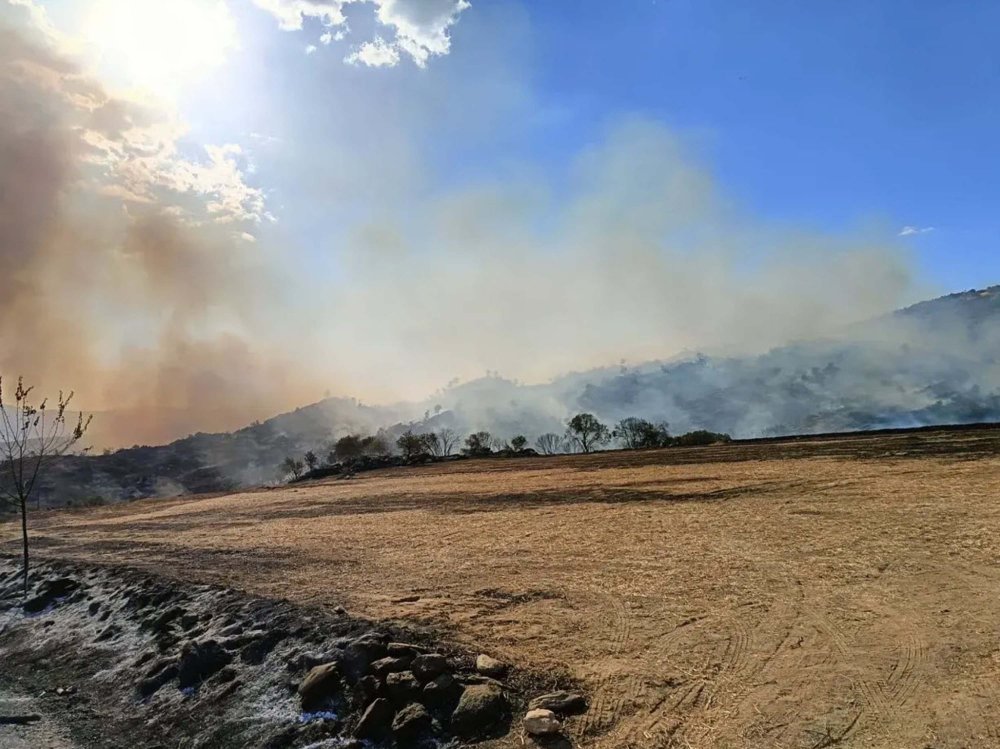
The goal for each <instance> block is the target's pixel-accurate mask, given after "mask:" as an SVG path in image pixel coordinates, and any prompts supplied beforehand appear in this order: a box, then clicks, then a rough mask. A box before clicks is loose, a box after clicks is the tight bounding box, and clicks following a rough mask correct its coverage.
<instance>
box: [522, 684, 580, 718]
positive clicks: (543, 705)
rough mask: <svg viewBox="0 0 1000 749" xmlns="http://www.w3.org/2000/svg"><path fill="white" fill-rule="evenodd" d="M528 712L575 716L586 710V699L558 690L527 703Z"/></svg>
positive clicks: (574, 693) (573, 693)
mask: <svg viewBox="0 0 1000 749" xmlns="http://www.w3.org/2000/svg"><path fill="white" fill-rule="evenodd" d="M528 709H529V710H551V711H552V712H554V713H555V714H556V715H577V714H579V713H582V712H585V711H586V710H587V698H586V697H584V696H583V695H582V694H577V693H576V692H567V691H565V690H560V691H558V692H550V693H549V694H543V695H541V696H539V697H535V699H533V700H531V701H530V702H529V703H528Z"/></svg>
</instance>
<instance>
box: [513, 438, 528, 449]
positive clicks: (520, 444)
mask: <svg viewBox="0 0 1000 749" xmlns="http://www.w3.org/2000/svg"><path fill="white" fill-rule="evenodd" d="M527 446H528V438H527V437H525V436H524V435H523V434H519V435H517V436H516V437H512V438H511V440H510V447H511V449H512V450H516V451H517V452H521V450H523V449H524V448H525V447H527Z"/></svg>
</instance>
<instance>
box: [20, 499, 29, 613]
mask: <svg viewBox="0 0 1000 749" xmlns="http://www.w3.org/2000/svg"><path fill="white" fill-rule="evenodd" d="M21 540H22V541H23V542H24V597H25V598H27V597H28V501H27V499H25V498H23V497H22V498H21Z"/></svg>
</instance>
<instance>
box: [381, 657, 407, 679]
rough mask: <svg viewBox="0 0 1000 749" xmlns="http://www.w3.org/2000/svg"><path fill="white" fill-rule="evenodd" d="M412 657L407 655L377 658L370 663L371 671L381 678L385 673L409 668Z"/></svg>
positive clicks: (393, 672)
mask: <svg viewBox="0 0 1000 749" xmlns="http://www.w3.org/2000/svg"><path fill="white" fill-rule="evenodd" d="M412 660H413V659H412V658H410V657H407V656H401V657H398V658H393V657H392V656H386V657H385V658H379V659H378V660H377V661H374V662H373V663H372V664H371V665H372V673H373V674H375V676H377V677H378V678H380V679H382V678H384V677H385V676H386V675H387V674H395V673H399V672H400V671H407V670H409V668H410V663H411V661H412Z"/></svg>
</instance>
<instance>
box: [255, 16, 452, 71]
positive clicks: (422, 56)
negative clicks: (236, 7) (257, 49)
mask: <svg viewBox="0 0 1000 749" xmlns="http://www.w3.org/2000/svg"><path fill="white" fill-rule="evenodd" d="M254 3H255V4H256V5H257V6H258V7H260V8H262V9H263V10H266V11H268V12H269V13H271V15H273V16H274V17H275V18H276V19H277V20H278V26H279V28H281V29H283V30H285V31H296V30H301V29H302V28H303V27H304V25H305V21H306V20H307V19H310V18H311V19H315V20H317V21H319V22H320V23H321V24H322V25H323V26H326V27H327V30H326V31H324V32H323V33H322V34H321V35H320V37H319V41H320V43H322V44H329V43H330V42H331V41H340V40H341V39H343V38H344V36H345V35H346V34H347V33H348V31H349V29H348V27H347V18H346V17H345V16H344V8H345V7H346V6H348V5H350V4H352V3H359V4H360V3H364V4H372V5H374V6H375V17H376V19H377V20H378V22H379V24H380V25H382V26H385V27H386V28H387V29H391V30H392V33H393V38H391V39H389V40H386V39H383V38H382V37H381V36H377V37H376V38H375V39H373V40H370V41H367V42H364V43H362V44H361V45H360V46H358V47H357V48H356V49H355V50H354V51H353V52H351V53H350V54H349V55H347V56H346V57H345V58H344V60H345V62H347V63H349V64H355V65H356V64H358V63H362V64H365V65H369V66H371V67H384V66H390V67H391V66H393V65H397V64H398V63H399V60H400V57H401V53H406V54H407V55H408V56H409V57H410V58H411V59H412V60H413V62H414V63H415V64H416V65H417V66H418V67H424V66H426V65H427V62H428V60H429V59H430V58H431V57H433V56H439V55H446V54H448V52H449V51H450V49H451V38H450V36H449V30H450V29H451V27H452V26H453V25H454V24H455V23H456V22H457V21H458V16H459V14H460V13H461V12H462V11H463V10H466V9H467V8H469V7H470V5H469V2H468V0H254ZM332 27H337V30H336V31H330V30H329V29H330V28H332Z"/></svg>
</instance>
